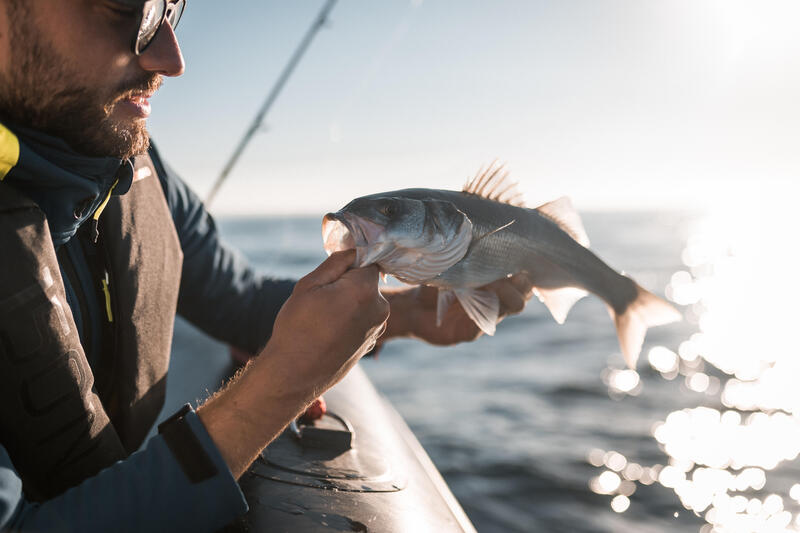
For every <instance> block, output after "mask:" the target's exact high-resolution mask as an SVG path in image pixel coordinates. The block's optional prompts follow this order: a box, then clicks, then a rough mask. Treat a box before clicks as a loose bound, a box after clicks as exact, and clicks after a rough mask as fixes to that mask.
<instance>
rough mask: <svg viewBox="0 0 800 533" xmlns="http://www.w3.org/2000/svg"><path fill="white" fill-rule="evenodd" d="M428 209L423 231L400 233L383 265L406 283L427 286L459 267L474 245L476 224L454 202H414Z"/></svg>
mask: <svg viewBox="0 0 800 533" xmlns="http://www.w3.org/2000/svg"><path fill="white" fill-rule="evenodd" d="M412 201H419V202H421V203H422V204H423V206H424V212H425V221H424V223H423V226H422V228H421V229H422V231H421V232H420V233H419V234H418V235H416V236H413V235H411V234H410V232H409V233H399V234H398V235H397V237H396V240H395V246H394V250H393V251H391V252H389V253H388V254H387V256H386V258H384V259H383V260H382V261H381V262H380V265H381V266H382V267H383V266H384V265H386V266H387V268H386V272H389V273H390V274H392V275H393V276H395V277H396V278H397V279H399V280H400V281H404V282H406V283H413V284H417V283H423V282H425V281H428V280H430V279H432V278H435V277H436V276H438V275H439V274H441V273H442V272H444V271H445V270H447V269H448V268H450V267H451V266H453V265H455V264H456V263H458V262H459V261H461V259H462V258H463V257H464V256H465V255H466V254H467V251H468V250H469V245H470V243H471V242H472V221H471V220H470V219H469V217H468V216H467V215H466V214H464V212H463V211H460V210H459V209H458V208H457V207H456V206H455V205H453V204H452V203H451V202H446V201H442V200H412Z"/></svg>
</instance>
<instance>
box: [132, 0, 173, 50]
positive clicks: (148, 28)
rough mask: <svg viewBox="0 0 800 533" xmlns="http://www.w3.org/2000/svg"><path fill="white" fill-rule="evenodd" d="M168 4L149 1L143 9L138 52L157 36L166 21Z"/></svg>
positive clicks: (137, 45)
mask: <svg viewBox="0 0 800 533" xmlns="http://www.w3.org/2000/svg"><path fill="white" fill-rule="evenodd" d="M165 7H166V2H164V0H147V2H145V3H144V7H143V8H142V23H141V24H139V33H138V34H137V35H136V51H137V53H138V52H141V51H143V50H144V49H145V48H147V45H149V44H150V41H152V40H153V37H155V36H156V32H157V31H158V27H159V26H160V25H161V21H162V20H163V19H164V9H165ZM179 17H180V16H179Z"/></svg>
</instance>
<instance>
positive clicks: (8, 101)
mask: <svg viewBox="0 0 800 533" xmlns="http://www.w3.org/2000/svg"><path fill="white" fill-rule="evenodd" d="M7 9H8V12H9V17H8V18H9V21H10V22H11V24H10V35H9V37H10V51H11V57H13V58H14V61H13V66H12V68H11V69H10V72H9V73H8V74H7V75H5V76H2V77H0V117H2V119H4V120H9V121H11V122H12V123H15V124H17V125H19V126H23V127H27V128H32V129H35V130H38V131H41V132H43V133H47V134H49V135H53V136H55V137H59V138H61V139H63V140H64V141H66V142H67V143H68V144H69V145H70V146H71V147H72V148H73V149H74V150H76V151H77V152H79V153H81V154H84V155H88V156H101V157H116V158H119V159H128V158H130V157H133V156H134V155H138V154H142V153H144V152H146V151H147V149H148V147H149V146H150V136H149V134H148V132H147V129H146V127H145V121H144V120H134V119H131V120H128V121H122V120H114V119H113V118H112V111H113V110H114V106H115V105H116V104H117V103H118V102H120V101H121V100H123V99H125V98H127V97H129V96H131V95H132V94H134V93H142V92H148V93H152V92H153V91H155V90H156V89H158V87H159V86H160V85H161V76H160V75H158V74H152V73H151V74H147V75H144V76H142V77H140V78H139V79H136V80H130V81H127V82H125V83H121V84H120V85H119V86H117V87H114V88H112V89H108V88H99V87H90V86H86V85H83V83H85V82H83V81H82V79H81V76H80V74H79V73H78V72H77V71H75V70H73V69H70V66H71V64H72V63H71V62H70V60H69V59H68V58H65V57H61V55H60V54H59V53H58V51H57V50H55V48H54V47H53V46H52V45H51V44H50V43H49V42H47V41H46V40H45V39H44V38H43V36H42V35H41V34H40V32H39V31H38V30H37V28H36V27H35V25H34V24H33V23H32V22H31V17H30V16H29V14H28V13H27V9H28V8H27V6H26V5H25V1H24V0H23V1H19V0H16V1H11V2H9V3H8V4H7Z"/></svg>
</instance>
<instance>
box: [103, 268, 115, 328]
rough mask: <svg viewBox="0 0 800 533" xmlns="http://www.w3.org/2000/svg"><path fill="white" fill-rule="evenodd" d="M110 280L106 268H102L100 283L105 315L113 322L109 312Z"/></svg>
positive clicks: (112, 316)
mask: <svg viewBox="0 0 800 533" xmlns="http://www.w3.org/2000/svg"><path fill="white" fill-rule="evenodd" d="M110 284H111V281H110V279H109V276H108V270H106V269H103V279H101V280H100V285H101V286H102V288H103V295H104V296H105V297H106V317H107V318H108V321H109V322H114V315H113V314H112V312H111V290H110V288H109V287H110V286H111V285H110Z"/></svg>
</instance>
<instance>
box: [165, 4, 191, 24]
mask: <svg viewBox="0 0 800 533" xmlns="http://www.w3.org/2000/svg"><path fill="white" fill-rule="evenodd" d="M185 7H186V0H178V1H177V2H175V3H174V4H170V5H169V8H167V9H168V12H167V21H169V25H170V26H172V29H173V30H174V29H175V28H177V27H178V22H180V20H181V15H183V9H184V8H185Z"/></svg>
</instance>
